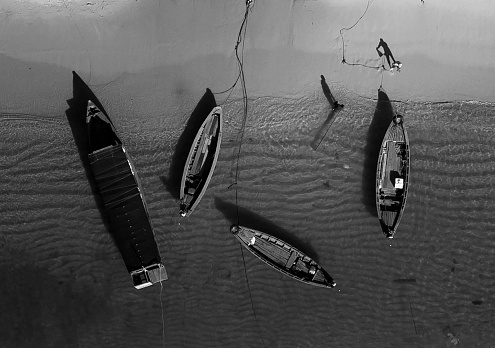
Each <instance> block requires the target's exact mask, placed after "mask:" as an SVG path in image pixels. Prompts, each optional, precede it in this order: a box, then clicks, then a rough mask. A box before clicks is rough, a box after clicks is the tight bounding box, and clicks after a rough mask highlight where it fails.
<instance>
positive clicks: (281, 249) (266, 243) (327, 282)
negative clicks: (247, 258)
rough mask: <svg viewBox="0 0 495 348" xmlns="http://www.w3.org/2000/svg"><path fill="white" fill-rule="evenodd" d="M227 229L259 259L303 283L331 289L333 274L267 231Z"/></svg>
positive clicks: (333, 284)
mask: <svg viewBox="0 0 495 348" xmlns="http://www.w3.org/2000/svg"><path fill="white" fill-rule="evenodd" d="M230 232H232V234H233V235H234V236H235V237H236V238H237V239H238V240H239V242H241V244H242V245H243V246H244V247H246V249H248V250H249V251H250V252H252V253H253V254H254V255H255V256H257V257H258V258H259V259H260V260H262V261H263V262H265V263H267V264H268V265H270V266H272V267H273V268H275V269H276V270H277V271H279V272H281V273H283V274H285V275H287V276H289V277H291V278H294V279H297V280H299V281H301V282H303V283H306V284H310V285H315V286H320V287H324V288H333V287H334V286H335V285H337V283H335V282H334V281H333V279H332V277H331V276H330V275H329V274H328V273H327V272H326V271H325V270H324V269H323V268H322V267H321V266H320V265H318V264H317V263H316V262H315V261H314V260H313V259H311V258H310V257H309V256H307V255H306V254H304V253H303V252H301V251H299V250H297V249H296V248H294V247H293V246H291V245H289V244H287V243H286V242H284V241H282V240H280V239H278V238H275V237H273V236H272V235H269V234H268V233H264V232H260V231H257V230H253V229H250V228H247V227H243V226H238V225H232V226H231V227H230Z"/></svg>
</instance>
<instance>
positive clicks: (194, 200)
mask: <svg viewBox="0 0 495 348" xmlns="http://www.w3.org/2000/svg"><path fill="white" fill-rule="evenodd" d="M221 142H222V108H221V107H219V106H216V107H214V108H213V110H211V112H210V114H209V115H208V117H207V118H206V119H205V120H204V122H203V124H202V125H201V128H200V129H199V131H198V134H196V137H195V138H194V141H193V144H192V146H191V150H190V151H189V155H188V156H187V161H186V165H185V166H184V172H183V174H182V180H181V183H180V207H179V208H180V209H179V213H180V215H181V216H189V215H191V213H192V212H193V210H194V208H196V206H197V205H198V204H199V201H200V200H201V198H202V197H203V195H204V194H205V192H206V189H207V187H208V184H209V183H210V180H211V177H212V175H213V171H214V170H215V166H216V164H217V159H218V154H219V153H220V144H221Z"/></svg>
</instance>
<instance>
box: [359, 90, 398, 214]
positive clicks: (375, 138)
mask: <svg viewBox="0 0 495 348" xmlns="http://www.w3.org/2000/svg"><path fill="white" fill-rule="evenodd" d="M393 117H394V110H393V107H392V103H391V102H390V99H389V98H388V96H387V93H385V91H384V90H383V88H381V87H380V89H378V100H377V102H376V108H375V113H374V115H373V119H372V121H371V124H370V128H369V130H368V134H367V136H366V146H365V147H364V155H365V157H364V170H363V179H362V189H363V199H362V202H363V204H364V205H365V206H366V209H367V210H368V211H369V212H370V214H372V215H373V216H377V212H376V199H375V188H376V165H377V163H378V156H379V154H380V146H381V144H382V141H383V137H384V136H385V133H386V132H387V129H388V126H389V125H390V122H392V119H393Z"/></svg>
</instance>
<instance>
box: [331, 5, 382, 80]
mask: <svg viewBox="0 0 495 348" xmlns="http://www.w3.org/2000/svg"><path fill="white" fill-rule="evenodd" d="M372 2H373V0H368V3H367V5H366V9H365V10H364V12H363V14H362V15H361V17H359V19H358V20H357V21H356V23H354V24H353V25H351V26H350V27H348V28H341V29H340V31H339V32H340V38H341V39H342V64H347V65H351V66H362V67H365V68H369V69H377V70H379V69H380V66H371V65H366V64H362V63H349V62H347V61H346V59H345V42H344V31H348V30H351V29H352V28H354V27H355V26H356V25H357V24H358V23H359V22H360V21H361V19H363V17H364V16H365V15H366V13H367V12H368V9H369V8H370V6H371V4H372Z"/></svg>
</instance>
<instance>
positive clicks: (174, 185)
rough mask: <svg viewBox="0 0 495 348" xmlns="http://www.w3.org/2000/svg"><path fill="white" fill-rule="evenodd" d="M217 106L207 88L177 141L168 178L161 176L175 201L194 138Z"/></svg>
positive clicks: (178, 195)
mask: <svg viewBox="0 0 495 348" xmlns="http://www.w3.org/2000/svg"><path fill="white" fill-rule="evenodd" d="M215 106H217V103H216V101H215V96H214V95H213V93H212V92H211V90H210V89H209V88H207V89H206V92H205V94H204V95H203V97H202V98H201V100H200V101H199V102H198V105H196V108H195V109H194V111H193V112H192V114H191V116H190V117H189V120H188V121H187V124H186V127H185V128H184V131H183V132H182V134H181V136H180V137H179V140H177V144H176V145H175V150H174V153H173V155H172V160H171V163H170V170H169V173H168V177H165V176H160V180H161V181H162V183H163V184H164V185H165V188H166V190H167V191H168V192H170V194H171V195H172V197H174V198H175V199H179V197H180V182H181V179H182V173H183V171H184V166H185V164H186V160H187V156H188V155H189V150H190V149H191V145H192V143H193V141H194V138H195V137H196V134H197V133H198V131H199V128H200V127H201V125H202V124H203V121H204V120H205V119H206V117H208V115H209V114H210V112H211V110H212V109H213V108H214V107H215ZM177 207H178V206H177Z"/></svg>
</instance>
